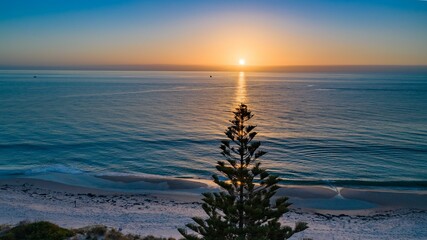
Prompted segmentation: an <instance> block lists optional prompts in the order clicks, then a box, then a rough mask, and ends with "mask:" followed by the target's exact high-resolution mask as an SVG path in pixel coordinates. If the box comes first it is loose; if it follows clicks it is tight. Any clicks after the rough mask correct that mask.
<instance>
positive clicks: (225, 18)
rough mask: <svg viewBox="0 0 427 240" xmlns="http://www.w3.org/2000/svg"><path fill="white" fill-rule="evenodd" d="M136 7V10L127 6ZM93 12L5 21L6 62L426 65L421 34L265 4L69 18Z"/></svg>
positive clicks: (3, 47)
mask: <svg viewBox="0 0 427 240" xmlns="http://www.w3.org/2000/svg"><path fill="white" fill-rule="evenodd" d="M131 9H137V8H136V7H135V6H133V7H129V9H127V10H128V11H130V10H131ZM141 9H142V8H141ZM107 13H109V12H108V11H107V12H102V17H105V18H106V19H109V16H111V15H109V14H107ZM120 16H121V15H120ZM138 16H140V15H138ZM186 16H187V15H186ZM92 17H93V16H92V15H91V14H90V12H89V13H87V14H86V15H85V14H83V13H82V15H76V16H74V15H64V16H61V17H60V18H58V19H56V21H50V20H49V19H48V18H43V17H39V18H35V19H33V20H32V21H31V22H26V21H16V23H14V24H10V26H9V25H7V29H8V31H9V32H8V34H3V35H2V37H3V39H2V44H1V46H0V53H1V54H0V55H1V56H2V57H1V58H0V64H6V65H32V64H34V65H39V66H44V65H53V66H55V65H77V66H84V65H154V64H160V65H192V66H194V65H203V66H234V67H236V66H237V67H240V70H242V67H243V66H244V68H245V69H246V70H249V69H251V67H257V66H286V65H287V66H292V65H293V66H295V65H376V64H377V65H388V64H396V65H398V64H407V65H410V64H415V65H417V64H418V65H419V64H427V48H425V47H423V48H420V47H419V46H425V44H424V41H422V38H420V37H413V38H409V39H410V42H411V44H407V45H405V46H403V45H402V44H401V42H402V41H403V40H402V39H404V37H405V36H404V34H402V35H399V36H400V38H398V37H396V38H394V37H390V36H389V35H390V34H391V33H389V35H387V34H383V35H378V34H377V35H375V33H376V31H375V29H374V30H372V29H368V30H366V31H365V32H363V34H360V32H358V31H348V29H347V28H343V29H341V28H340V26H331V27H330V28H322V29H321V30H319V26H318V25H317V24H315V23H313V22H309V21H308V20H304V19H302V18H299V17H298V16H295V15H283V14H279V13H272V12H268V11H262V10H259V9H251V10H246V11H241V12H239V11H231V10H224V11H222V12H214V13H210V12H206V13H203V14H199V15H195V16H192V17H188V18H184V17H183V18H181V19H177V20H175V21H174V22H173V24H172V25H171V24H169V22H164V21H162V19H160V17H159V19H157V18H154V20H152V21H153V22H151V21H148V20H147V21H141V22H138V21H129V22H126V24H124V23H123V25H120V27H118V26H116V25H114V24H111V25H105V24H103V25H102V26H100V25H98V22H95V23H93V24H82V25H79V27H78V28H77V27H75V26H74V27H73V25H72V24H71V23H73V22H74V21H77V20H79V19H81V18H87V19H92ZM100 22H102V21H100ZM28 24H30V25H34V26H43V28H39V27H32V28H31V27H28V26H27V25H28ZM104 25H105V26H109V27H108V28H107V27H105V28H104V27H103V26H104ZM58 26H61V29H58ZM1 27H2V25H1V24H0V30H1ZM9 28H10V29H9ZM21 29H26V30H25V31H22V30H21ZM360 31H361V30H360ZM331 36H333V37H331ZM365 36H370V37H369V38H368V37H365ZM408 41H409V40H408ZM379 43H381V44H380V45H379ZM415 46H418V49H417V48H416V47H415ZM243 57H244V58H243ZM236 60H237V62H236Z"/></svg>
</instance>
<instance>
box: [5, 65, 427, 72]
mask: <svg viewBox="0 0 427 240" xmlns="http://www.w3.org/2000/svg"><path fill="white" fill-rule="evenodd" d="M0 70H81V71H85V70H87V71H224V72H354V71H356V72H360V71H368V72H372V71H374V72H378V71H380V72H383V71H385V72H396V71H398V72H400V71H411V72H413V71H416V72H426V73H427V65H409V64H402V65H357V64H355V65H244V66H240V65H179V64H129V65H0Z"/></svg>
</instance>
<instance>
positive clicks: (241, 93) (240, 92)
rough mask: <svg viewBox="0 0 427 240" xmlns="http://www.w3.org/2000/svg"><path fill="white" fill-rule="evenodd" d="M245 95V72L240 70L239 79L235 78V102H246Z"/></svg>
mask: <svg viewBox="0 0 427 240" xmlns="http://www.w3.org/2000/svg"><path fill="white" fill-rule="evenodd" d="M247 100H248V99H247V97H246V78H245V73H244V72H240V73H239V79H238V80H237V88H236V103H237V104H240V103H246V102H247Z"/></svg>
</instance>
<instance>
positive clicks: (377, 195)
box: [0, 177, 427, 239]
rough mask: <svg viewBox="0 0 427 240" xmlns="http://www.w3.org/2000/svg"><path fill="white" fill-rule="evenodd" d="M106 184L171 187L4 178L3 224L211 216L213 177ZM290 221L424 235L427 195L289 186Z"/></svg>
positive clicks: (351, 231) (157, 230)
mask: <svg viewBox="0 0 427 240" xmlns="http://www.w3.org/2000/svg"><path fill="white" fill-rule="evenodd" d="M104 179H105V180H106V181H119V182H125V183H135V182H140V181H146V182H151V183H156V184H166V185H167V186H168V187H169V189H170V190H162V191H158V190H155V191H152V190H141V191H137V192H129V191H126V192H124V191H117V190H114V191H111V190H102V189H95V188H88V187H80V186H71V185H68V184H63V183H58V182H53V181H47V180H41V179H31V178H12V179H3V180H0V213H1V214H0V224H15V223H17V222H19V221H22V220H33V221H34V220H48V221H52V222H55V223H58V224H59V225H61V226H65V227H83V226H86V225H93V224H103V225H107V226H109V227H115V228H117V229H121V231H123V232H126V233H136V234H142V235H147V234H154V235H158V236H165V237H169V236H172V237H180V236H179V233H178V232H177V230H176V228H177V227H182V226H184V225H185V224H186V223H189V222H191V217H194V216H204V213H203V211H202V209H201V206H200V205H201V195H200V192H203V191H212V190H215V189H214V188H212V185H211V184H210V183H209V182H203V181H198V180H187V179H171V178H169V179H168V178H165V179H150V178H140V177H126V178H123V177H108V178H106V177H104ZM278 195H286V196H289V197H290V201H291V202H293V203H294V204H293V205H292V208H291V211H290V212H289V213H288V214H286V216H285V218H283V222H286V223H289V224H291V225H292V224H293V223H294V222H295V221H306V222H307V223H308V224H309V227H310V228H309V229H308V230H306V231H304V232H303V233H301V234H299V235H297V236H295V237H294V238H293V239H300V238H302V237H306V238H313V239H333V238H335V239H424V237H425V236H427V230H426V229H425V228H423V227H422V226H425V225H427V194H426V193H425V192H417V191H406V192H402V191H385V190H362V189H348V188H342V189H338V191H337V190H336V189H331V188H327V187H323V186H287V187H286V188H284V189H281V190H280V191H279V192H278Z"/></svg>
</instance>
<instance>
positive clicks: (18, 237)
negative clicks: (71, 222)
mask: <svg viewBox="0 0 427 240" xmlns="http://www.w3.org/2000/svg"><path fill="white" fill-rule="evenodd" d="M72 236H74V232H73V231H71V230H68V229H65V228H61V227H59V226H57V225H55V224H53V223H50V222H35V223H22V224H20V225H18V226H16V227H13V228H11V229H10V230H8V231H6V232H4V233H3V234H2V236H0V240H63V239H66V238H69V237H72Z"/></svg>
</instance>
